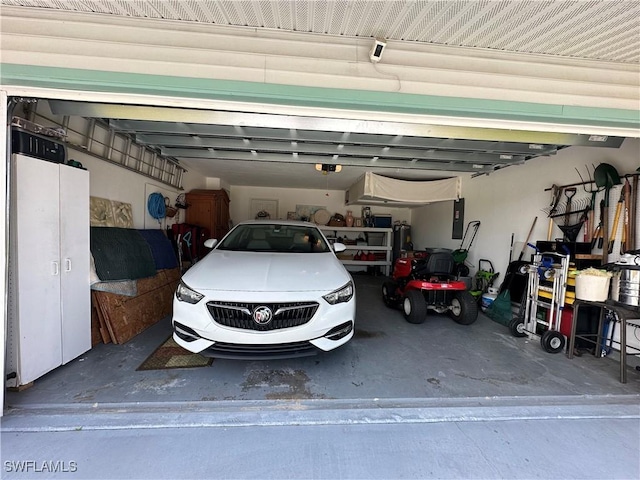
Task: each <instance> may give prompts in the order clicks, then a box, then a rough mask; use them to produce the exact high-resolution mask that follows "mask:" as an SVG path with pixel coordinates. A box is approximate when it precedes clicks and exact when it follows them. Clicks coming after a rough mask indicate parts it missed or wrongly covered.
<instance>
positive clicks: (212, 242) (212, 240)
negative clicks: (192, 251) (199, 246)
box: [204, 238, 218, 248]
mask: <svg viewBox="0 0 640 480" xmlns="http://www.w3.org/2000/svg"><path fill="white" fill-rule="evenodd" d="M217 244H218V240H216V239H215V238H210V239H208V240H205V241H204V246H205V247H207V248H213V247H215V246H216V245H217Z"/></svg>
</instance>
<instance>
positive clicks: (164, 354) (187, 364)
mask: <svg viewBox="0 0 640 480" xmlns="http://www.w3.org/2000/svg"><path fill="white" fill-rule="evenodd" d="M212 363H213V358H208V357H203V356H202V355H199V354H197V353H191V352H190V351H188V350H185V349H184V348H182V347H181V346H180V345H178V344H177V343H176V342H175V341H174V340H173V337H169V338H167V340H165V341H164V342H163V343H162V345H160V346H159V347H158V348H156V350H155V351H154V352H153V353H152V354H151V355H149V357H148V358H147V359H146V360H145V361H144V362H142V364H141V365H140V366H139V367H138V368H137V370H166V369H169V368H194V367H208V366H209V365H211V364H212Z"/></svg>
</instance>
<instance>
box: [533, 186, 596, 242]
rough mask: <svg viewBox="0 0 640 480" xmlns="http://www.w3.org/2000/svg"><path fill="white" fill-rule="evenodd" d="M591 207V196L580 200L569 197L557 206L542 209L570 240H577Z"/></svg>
mask: <svg viewBox="0 0 640 480" xmlns="http://www.w3.org/2000/svg"><path fill="white" fill-rule="evenodd" d="M590 209H591V198H590V197H584V198H580V199H578V200H572V199H571V198H570V197H568V200H567V201H566V202H563V203H559V204H558V205H557V206H556V207H555V208H554V207H546V208H543V209H542V211H543V212H544V213H546V214H547V217H549V218H551V219H553V221H554V222H555V224H556V225H557V226H558V228H559V229H560V230H562V233H564V236H565V238H566V239H567V240H568V241H569V242H575V241H576V239H577V238H578V233H580V230H581V229H582V225H583V224H584V222H585V220H586V219H587V213H588V212H589V210H590Z"/></svg>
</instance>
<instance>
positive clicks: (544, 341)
mask: <svg viewBox="0 0 640 480" xmlns="http://www.w3.org/2000/svg"><path fill="white" fill-rule="evenodd" d="M564 344H565V339H564V335H562V334H561V333H560V332H556V331H555V330H547V331H546V332H544V333H543V334H542V336H541V337H540V345H541V346H542V348H543V349H544V351H545V352H547V353H559V352H561V351H562V349H563V348H564Z"/></svg>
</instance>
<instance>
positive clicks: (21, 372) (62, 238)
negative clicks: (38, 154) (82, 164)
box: [7, 155, 91, 386]
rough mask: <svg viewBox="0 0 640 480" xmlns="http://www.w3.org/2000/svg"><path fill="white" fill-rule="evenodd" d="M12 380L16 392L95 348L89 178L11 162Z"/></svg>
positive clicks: (51, 166)
mask: <svg viewBox="0 0 640 480" xmlns="http://www.w3.org/2000/svg"><path fill="white" fill-rule="evenodd" d="M11 168H12V189H11V223H10V253H9V264H10V267H9V272H10V273H9V298H8V300H9V325H8V327H9V328H8V333H9V335H8V343H9V345H8V356H7V373H8V374H10V373H13V372H15V373H16V375H17V377H16V380H15V384H16V386H19V385H24V384H27V383H30V382H32V381H33V380H35V379H36V378H38V377H40V376H42V375H44V374H45V373H47V372H49V371H51V370H53V369H54V368H56V367H57V366H59V365H63V364H65V363H67V362H69V361H70V360H72V359H74V358H76V357H77V356H79V355H81V354H82V353H84V352H86V351H87V350H89V349H90V348H91V296H90V285H89V266H90V257H89V172H87V171H86V170H82V169H79V168H74V167H69V166H67V165H62V164H57V163H52V162H46V161H44V160H38V159H35V158H32V157H28V156H23V155H13V157H12V163H11Z"/></svg>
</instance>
